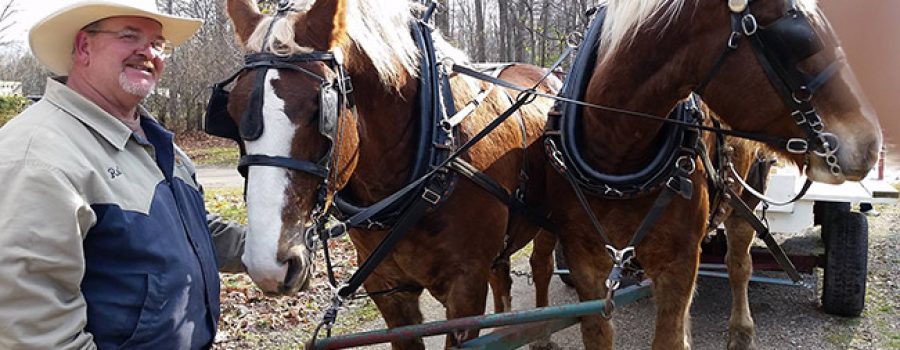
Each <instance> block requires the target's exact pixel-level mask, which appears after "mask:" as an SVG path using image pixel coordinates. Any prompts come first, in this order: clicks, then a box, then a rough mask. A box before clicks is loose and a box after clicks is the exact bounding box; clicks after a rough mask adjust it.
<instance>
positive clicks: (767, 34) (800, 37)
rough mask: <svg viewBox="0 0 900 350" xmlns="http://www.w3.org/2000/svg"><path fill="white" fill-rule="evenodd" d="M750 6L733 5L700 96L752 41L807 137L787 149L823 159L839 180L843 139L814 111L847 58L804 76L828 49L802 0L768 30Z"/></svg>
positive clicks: (790, 1) (739, 1)
mask: <svg viewBox="0 0 900 350" xmlns="http://www.w3.org/2000/svg"><path fill="white" fill-rule="evenodd" d="M749 2H750V0H729V1H728V5H729V9H730V11H731V34H730V35H729V38H728V41H727V42H726V45H725V50H724V51H723V52H722V55H721V56H719V59H718V60H717V61H716V63H715V64H714V65H713V68H712V69H711V70H710V72H709V74H707V77H706V79H704V80H703V82H702V83H701V84H700V85H699V86H698V87H697V88H696V89H695V90H694V92H695V93H696V94H698V95H701V96H702V94H703V91H704V89H705V88H706V86H707V85H708V84H709V83H710V81H712V79H713V78H714V77H715V75H716V74H717V73H718V71H719V70H720V69H721V67H722V65H723V64H724V62H725V60H726V59H727V58H728V57H729V56H730V54H731V53H732V52H735V51H737V48H738V45H739V43H740V40H741V38H743V37H746V38H747V39H748V40H749V41H750V44H751V45H752V48H753V52H754V54H755V56H756V58H757V61H758V62H759V63H760V66H762V68H763V70H764V71H765V72H766V75H767V76H768V78H769V81H770V82H771V83H772V86H773V87H774V88H775V89H776V90H777V92H778V94H779V96H781V99H782V101H783V102H784V104H785V106H787V107H788V109H789V110H790V111H791V116H792V117H793V119H794V122H795V123H796V124H797V126H798V127H800V129H801V130H803V132H804V133H805V137H804V138H791V139H789V140H787V142H786V143H784V144H783V145H782V147H781V148H784V149H785V150H786V151H788V152H789V153H793V154H805V155H807V157H808V156H809V155H810V154H813V155H815V156H818V157H821V158H822V159H824V160H825V163H826V164H827V165H828V168H829V170H830V172H831V174H832V175H834V176H839V175H840V174H841V173H842V172H841V166H840V164H839V162H838V159H837V151H838V149H839V148H840V142H839V140H838V138H837V136H835V135H834V134H832V133H828V132H825V124H824V122H823V121H822V118H821V117H819V114H818V112H817V111H816V109H815V107H814V106H813V104H812V98H813V95H814V94H815V93H816V91H818V89H819V88H821V87H822V86H823V85H824V84H825V83H826V82H828V81H829V80H830V79H831V78H832V77H834V75H835V74H836V73H837V72H838V71H840V69H841V67H842V66H843V65H844V61H843V57H838V58H837V59H835V60H834V61H832V62H831V63H830V64H828V66H827V67H826V68H825V69H823V70H822V71H821V72H819V73H817V74H814V75H809V74H806V73H804V72H802V71H800V70H799V69H797V64H799V63H800V62H803V61H804V60H806V59H807V58H809V57H811V56H813V55H815V54H817V53H819V52H820V51H822V49H823V47H824V45H823V44H822V41H821V39H820V38H819V37H818V35H817V34H816V32H815V30H814V29H813V27H812V25H811V24H810V22H809V19H808V18H807V17H806V15H805V14H804V13H803V11H801V10H800V9H799V8H797V4H796V0H786V2H787V4H786V5H787V10H786V12H785V14H784V15H783V16H782V17H780V18H779V19H777V20H775V21H774V22H773V23H772V24H770V25H768V26H761V25H760V24H759V23H758V22H757V19H756V16H754V15H753V14H752V13H751V12H750V6H749Z"/></svg>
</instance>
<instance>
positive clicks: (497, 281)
mask: <svg viewBox="0 0 900 350" xmlns="http://www.w3.org/2000/svg"><path fill="white" fill-rule="evenodd" d="M509 259H510V258H509V255H506V254H503V255H500V256H498V257H497V258H496V259H494V263H493V264H491V276H490V279H489V281H488V282H489V283H490V285H491V295H493V297H494V312H495V313H501V312H508V311H511V310H512V277H510V271H511V267H510V260H509Z"/></svg>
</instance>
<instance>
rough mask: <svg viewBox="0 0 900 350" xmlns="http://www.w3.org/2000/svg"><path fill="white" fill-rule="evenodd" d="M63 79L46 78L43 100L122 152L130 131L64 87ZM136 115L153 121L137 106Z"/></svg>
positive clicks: (94, 105)
mask: <svg viewBox="0 0 900 350" xmlns="http://www.w3.org/2000/svg"><path fill="white" fill-rule="evenodd" d="M65 79H66V78H65V77H60V78H48V79H47V88H46V91H45V92H44V97H43V99H45V100H47V101H48V102H50V103H52V104H53V105H55V106H56V107H59V109H61V110H62V111H64V112H66V114H69V115H70V116H72V117H73V118H75V119H78V120H79V121H81V123H83V124H84V125H85V126H87V127H88V128H90V129H92V130H93V131H94V132H96V133H97V134H99V135H100V136H101V137H102V138H103V139H105V140H106V142H108V143H109V144H110V145H112V146H113V147H115V148H116V149H117V150H119V151H122V150H124V149H125V145H126V144H127V143H128V140H129V139H130V138H131V134H132V131H131V129H129V128H128V126H126V125H125V124H124V123H122V122H121V121H119V120H118V119H117V118H116V117H115V116H113V115H112V114H109V113H108V112H106V111H104V110H103V109H101V108H100V107H99V106H97V105H96V104H95V103H93V102H91V101H90V100H88V99H87V98H85V97H84V96H82V95H81V94H79V93H78V92H76V91H75V90H72V89H71V88H69V87H68V86H66V85H65V83H64V82H65ZM138 113H139V114H140V115H141V117H146V118H150V119H151V120H152V119H153V118H152V117H150V114H149V113H148V112H147V110H146V109H144V107H143V106H138ZM154 121H155V120H154Z"/></svg>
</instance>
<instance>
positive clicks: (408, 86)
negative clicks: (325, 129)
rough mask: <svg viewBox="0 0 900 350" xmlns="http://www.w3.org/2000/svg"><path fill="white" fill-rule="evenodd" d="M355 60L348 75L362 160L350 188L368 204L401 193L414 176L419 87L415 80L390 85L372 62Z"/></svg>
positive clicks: (349, 66) (358, 197) (349, 65)
mask: <svg viewBox="0 0 900 350" xmlns="http://www.w3.org/2000/svg"><path fill="white" fill-rule="evenodd" d="M351 60H352V58H351ZM352 62H353V61H351V63H350V64H348V71H349V74H350V76H351V79H352V81H353V86H354V92H353V94H354V98H355V101H356V106H357V112H358V117H359V121H358V130H359V161H358V163H357V166H356V170H355V171H354V173H353V175H352V176H351V177H350V182H349V184H348V189H349V190H350V191H351V193H352V194H353V195H354V196H355V197H356V198H357V199H358V200H360V201H362V202H364V203H363V204H371V203H373V202H375V201H377V200H379V199H381V198H384V197H385V196H388V195H390V194H391V193H393V192H394V191H396V190H398V189H400V188H401V187H402V186H403V185H405V184H406V181H407V180H408V178H409V172H410V171H411V166H412V165H411V159H412V157H413V155H414V154H415V149H414V147H415V146H414V139H415V137H416V135H415V130H417V125H416V124H415V122H416V118H414V115H413V114H414V112H415V111H414V109H415V104H414V101H415V96H416V92H417V91H418V86H417V80H416V79H413V78H412V77H410V79H407V81H406V83H405V84H404V85H403V86H402V87H400V88H399V89H397V88H394V87H389V86H386V85H384V83H382V81H381V80H380V79H379V77H378V74H377V73H376V72H375V69H374V67H372V66H371V64H370V63H368V64H357V65H354V64H353V63H352ZM356 62H368V59H362V60H359V59H357V60H356Z"/></svg>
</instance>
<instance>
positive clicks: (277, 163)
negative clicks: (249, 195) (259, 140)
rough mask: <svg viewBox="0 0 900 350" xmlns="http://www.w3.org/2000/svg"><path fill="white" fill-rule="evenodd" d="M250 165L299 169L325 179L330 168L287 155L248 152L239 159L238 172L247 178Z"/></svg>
mask: <svg viewBox="0 0 900 350" xmlns="http://www.w3.org/2000/svg"><path fill="white" fill-rule="evenodd" d="M250 166H270V167H278V168H286V169H292V170H298V171H302V172H304V173H307V174H310V175H314V176H318V177H320V178H323V179H324V178H326V177H327V176H328V168H326V167H324V166H321V165H319V164H316V163H312V162H307V161H305V160H299V159H294V158H287V157H273V156H267V155H261V154H248V155H245V156H243V157H241V159H240V161H238V172H240V173H241V175H242V176H243V177H244V178H246V177H247V169H248V168H249V167H250Z"/></svg>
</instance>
